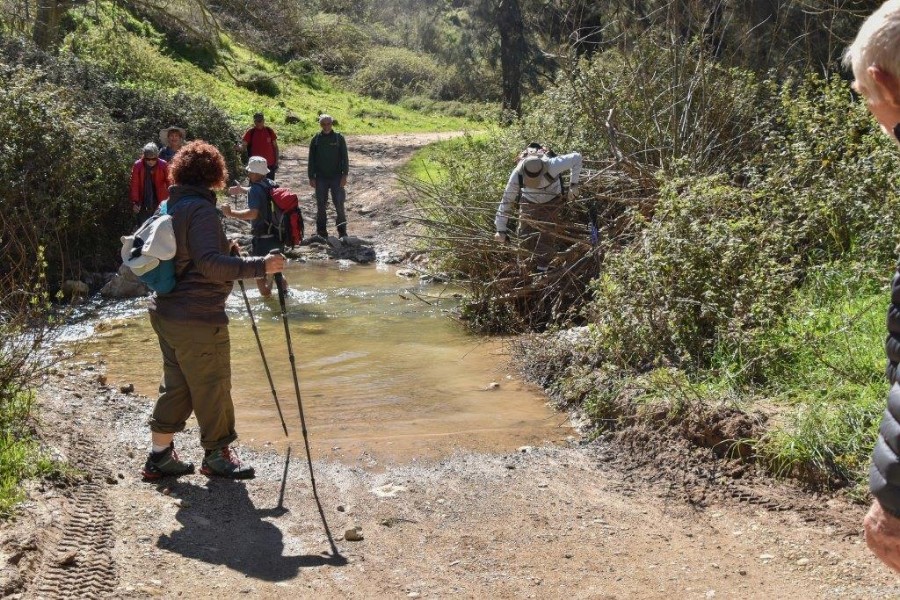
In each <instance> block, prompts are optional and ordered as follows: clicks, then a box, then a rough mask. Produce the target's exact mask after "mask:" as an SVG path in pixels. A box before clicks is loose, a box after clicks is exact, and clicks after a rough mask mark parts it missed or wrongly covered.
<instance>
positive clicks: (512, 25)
mask: <svg viewBox="0 0 900 600" xmlns="http://www.w3.org/2000/svg"><path fill="white" fill-rule="evenodd" d="M497 30H498V31H499V32H500V71H501V73H502V87H503V110H504V111H507V110H511V111H515V113H516V114H517V115H521V114H522V62H523V61H524V60H525V24H524V22H523V21H522V10H521V9H520V7H519V0H501V1H500V6H499V7H498V10H497Z"/></svg>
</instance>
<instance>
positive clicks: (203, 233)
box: [150, 185, 266, 325]
mask: <svg viewBox="0 0 900 600" xmlns="http://www.w3.org/2000/svg"><path fill="white" fill-rule="evenodd" d="M169 192H170V195H169V203H168V207H167V209H166V211H167V213H168V214H170V215H172V226H173V228H174V229H175V244H176V250H175V278H176V280H177V283H176V284H175V289H173V290H172V291H171V292H169V293H168V294H154V296H153V297H152V298H151V300H150V310H151V311H155V312H156V314H157V315H159V316H160V317H163V318H165V319H169V320H171V321H179V322H182V323H192V324H200V325H227V324H228V317H227V316H226V315H225V300H226V299H227V298H228V295H229V294H230V293H231V289H232V287H233V284H234V280H235V279H253V278H258V277H265V275H266V266H265V262H264V261H265V257H264V256H260V257H252V258H241V257H237V256H230V254H229V251H230V248H231V243H230V242H229V241H228V238H226V237H225V231H224V230H223V229H222V223H221V221H220V220H219V216H218V214H217V212H216V196H215V194H214V193H213V192H211V191H210V190H208V189H206V188H202V187H195V186H180V185H176V186H172V187H171V188H170V189H169Z"/></svg>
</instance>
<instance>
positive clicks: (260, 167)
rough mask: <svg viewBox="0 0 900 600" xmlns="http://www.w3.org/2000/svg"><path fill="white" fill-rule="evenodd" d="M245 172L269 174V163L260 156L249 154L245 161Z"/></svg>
mask: <svg viewBox="0 0 900 600" xmlns="http://www.w3.org/2000/svg"><path fill="white" fill-rule="evenodd" d="M247 172H248V173H256V174H257V175H268V174H269V163H268V162H267V161H266V159H265V158H263V157H262V156H251V157H250V160H248V161H247Z"/></svg>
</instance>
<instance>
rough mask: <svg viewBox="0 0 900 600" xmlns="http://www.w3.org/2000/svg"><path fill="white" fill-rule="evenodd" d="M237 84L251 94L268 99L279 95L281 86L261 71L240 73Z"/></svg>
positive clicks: (272, 77)
mask: <svg viewBox="0 0 900 600" xmlns="http://www.w3.org/2000/svg"><path fill="white" fill-rule="evenodd" d="M237 84H238V85H239V86H240V87H242V88H244V89H247V90H250V91H251V92H256V93H257V94H260V95H261V96H268V97H270V98H274V97H275V96H277V95H278V94H280V93H281V86H279V85H278V82H277V81H275V77H274V76H272V75H270V74H268V73H264V72H262V71H256V70H252V71H250V72H249V73H241V74H240V75H239V76H238V80H237Z"/></svg>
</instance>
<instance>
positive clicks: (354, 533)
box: [344, 526, 365, 542]
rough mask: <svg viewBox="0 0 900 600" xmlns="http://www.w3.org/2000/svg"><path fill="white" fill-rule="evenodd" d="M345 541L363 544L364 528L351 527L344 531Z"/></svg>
mask: <svg viewBox="0 0 900 600" xmlns="http://www.w3.org/2000/svg"><path fill="white" fill-rule="evenodd" d="M344 539H345V540H346V541H348V542H361V541H363V539H365V538H364V537H363V532H362V527H359V526H356V527H351V528H349V529H347V530H346V531H344Z"/></svg>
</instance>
